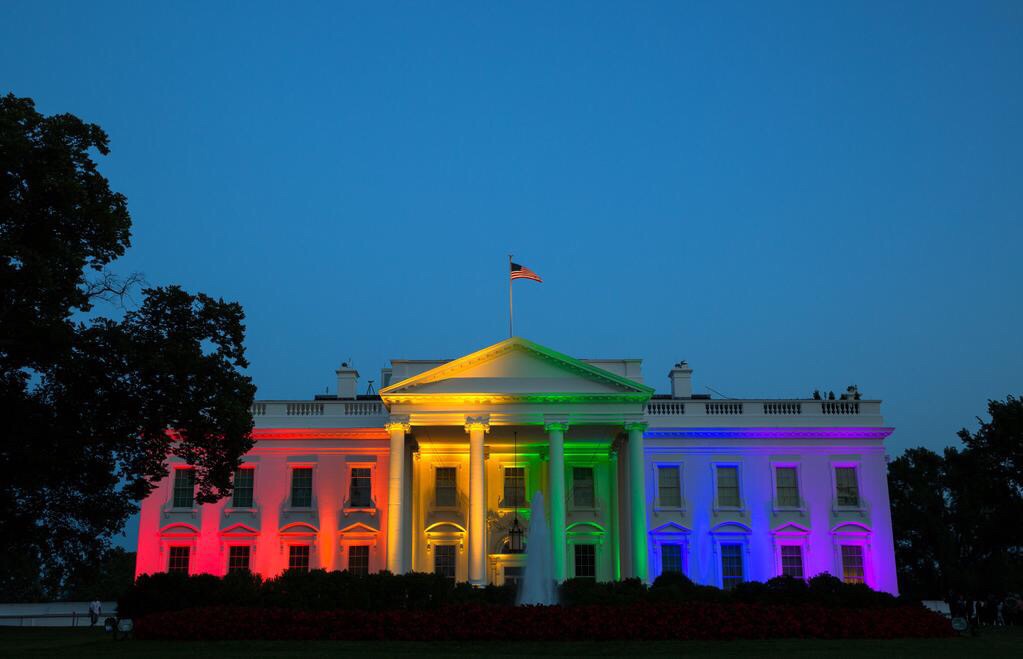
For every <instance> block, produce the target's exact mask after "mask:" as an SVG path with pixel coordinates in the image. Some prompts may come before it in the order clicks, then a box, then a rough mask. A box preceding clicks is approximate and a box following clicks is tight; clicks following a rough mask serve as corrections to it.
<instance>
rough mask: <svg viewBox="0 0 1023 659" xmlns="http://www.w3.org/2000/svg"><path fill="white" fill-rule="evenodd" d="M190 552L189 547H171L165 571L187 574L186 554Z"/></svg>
mask: <svg viewBox="0 0 1023 659" xmlns="http://www.w3.org/2000/svg"><path fill="white" fill-rule="evenodd" d="M190 553H191V547H171V548H170V558H169V560H168V561H167V571H168V572H178V573H181V574H188V556H189V554H190Z"/></svg>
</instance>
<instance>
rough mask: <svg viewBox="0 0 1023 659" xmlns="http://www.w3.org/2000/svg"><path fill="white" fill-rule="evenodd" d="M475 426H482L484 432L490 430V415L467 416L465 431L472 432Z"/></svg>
mask: <svg viewBox="0 0 1023 659" xmlns="http://www.w3.org/2000/svg"><path fill="white" fill-rule="evenodd" d="M474 428H482V429H483V432H484V433H488V432H490V415H489V414H480V415H479V416H466V417H465V432H471V431H472V430H473V429H474Z"/></svg>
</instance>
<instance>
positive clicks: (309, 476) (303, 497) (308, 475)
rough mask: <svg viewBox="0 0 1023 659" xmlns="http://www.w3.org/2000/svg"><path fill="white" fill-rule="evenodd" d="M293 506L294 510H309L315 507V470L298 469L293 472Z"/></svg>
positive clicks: (308, 468)
mask: <svg viewBox="0 0 1023 659" xmlns="http://www.w3.org/2000/svg"><path fill="white" fill-rule="evenodd" d="M291 505H292V507H293V508H309V507H310V506H312V505H313V470H312V468H310V467H298V468H295V469H292V470H291Z"/></svg>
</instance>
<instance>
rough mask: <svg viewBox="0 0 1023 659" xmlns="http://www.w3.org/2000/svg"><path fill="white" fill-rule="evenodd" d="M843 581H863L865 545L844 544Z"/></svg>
mask: <svg viewBox="0 0 1023 659" xmlns="http://www.w3.org/2000/svg"><path fill="white" fill-rule="evenodd" d="M842 581H844V582H846V583H863V547H861V546H860V545H842Z"/></svg>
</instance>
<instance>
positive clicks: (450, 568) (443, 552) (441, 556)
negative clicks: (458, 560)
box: [433, 545, 455, 581]
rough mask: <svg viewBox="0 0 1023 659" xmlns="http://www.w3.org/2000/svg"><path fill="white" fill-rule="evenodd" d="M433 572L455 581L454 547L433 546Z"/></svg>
mask: <svg viewBox="0 0 1023 659" xmlns="http://www.w3.org/2000/svg"><path fill="white" fill-rule="evenodd" d="M433 572H434V574H439V575H440V576H442V577H447V578H448V579H451V580H452V581H454V580H455V546H454V545H435V546H434V548H433Z"/></svg>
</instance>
